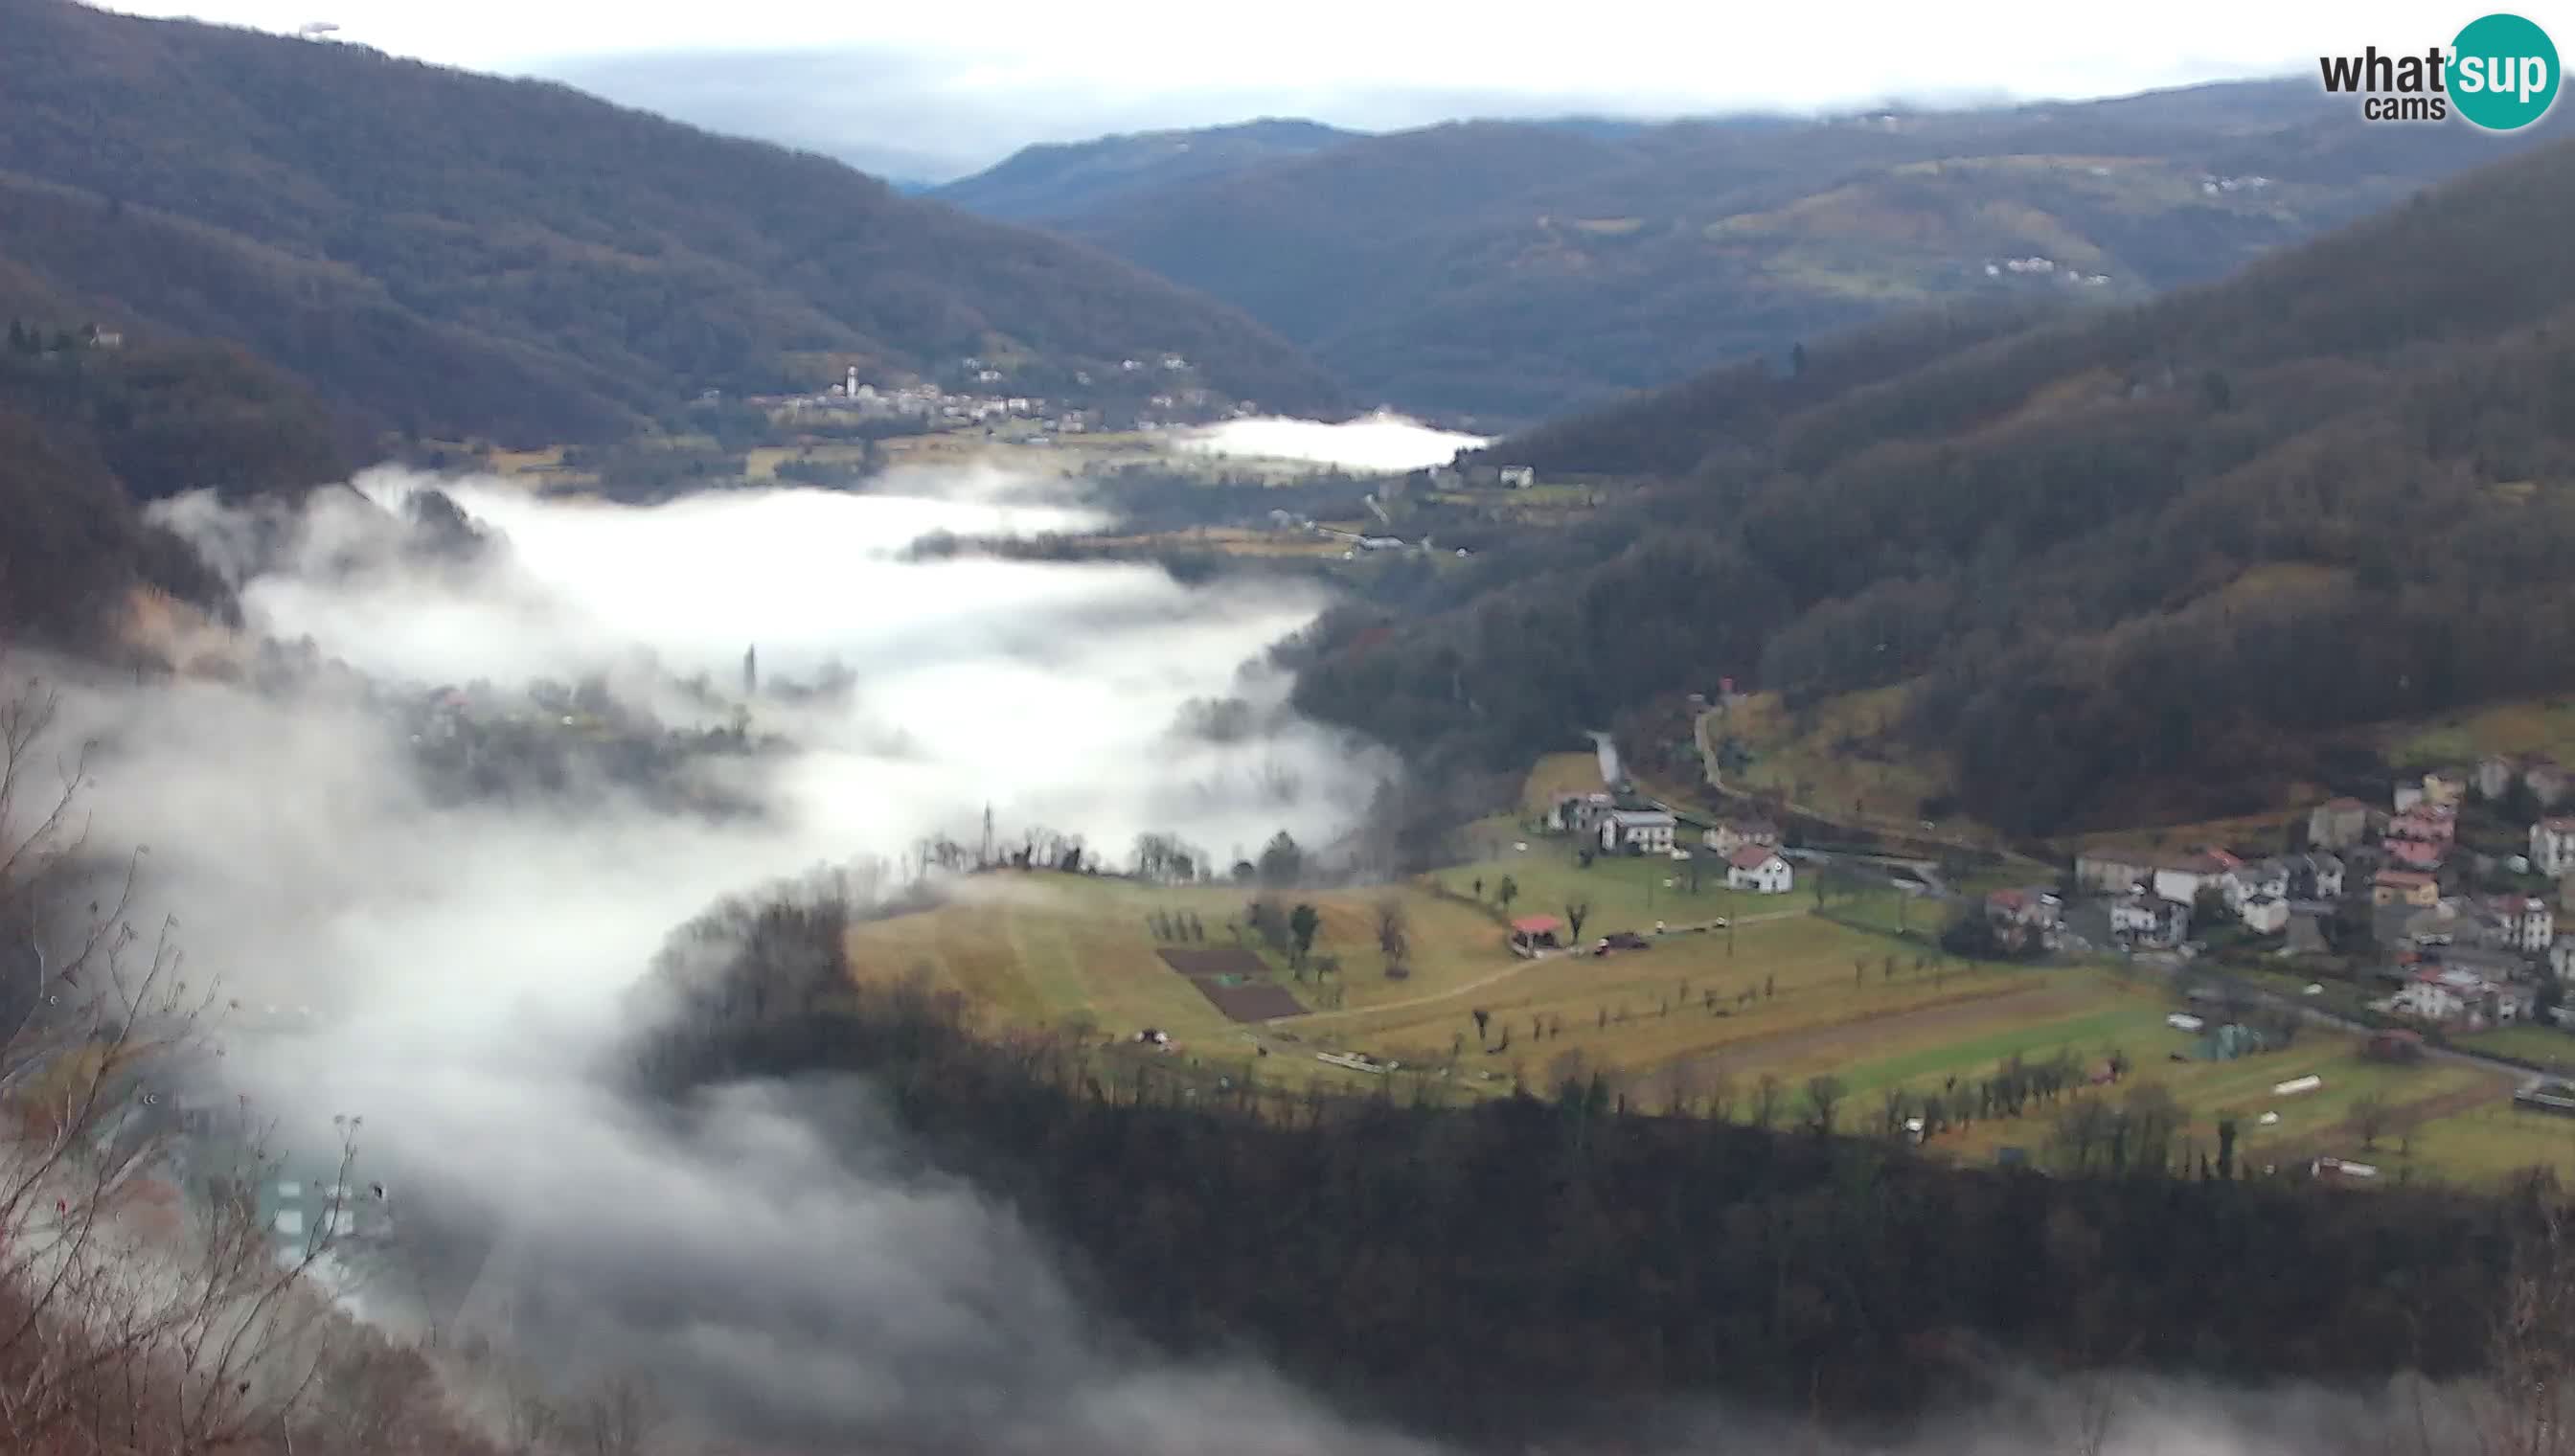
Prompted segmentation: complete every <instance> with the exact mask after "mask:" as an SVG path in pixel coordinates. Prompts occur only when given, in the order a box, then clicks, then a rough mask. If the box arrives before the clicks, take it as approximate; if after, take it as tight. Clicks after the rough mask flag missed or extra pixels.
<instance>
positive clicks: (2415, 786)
mask: <svg viewBox="0 0 2575 1456" xmlns="http://www.w3.org/2000/svg"><path fill="white" fill-rule="evenodd" d="M2422 801H2423V785H2422V784H2420V783H2399V784H2397V785H2396V795H2395V797H2394V798H2393V799H2392V800H2391V802H2393V803H2394V804H2395V805H2396V811H2397V812H2398V813H2403V812H2405V811H2406V810H2407V809H2410V808H2412V807H2413V806H2414V805H2416V804H2418V803H2421V802H2422Z"/></svg>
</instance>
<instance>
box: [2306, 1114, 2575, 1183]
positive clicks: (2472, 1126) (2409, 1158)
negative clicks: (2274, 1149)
mask: <svg viewBox="0 0 2575 1456" xmlns="http://www.w3.org/2000/svg"><path fill="white" fill-rule="evenodd" d="M2380 1153H2384V1154H2386V1156H2380V1155H2379V1153H2361V1154H2355V1156H2360V1157H2364V1158H2370V1159H2372V1160H2374V1161H2377V1162H2379V1163H2381V1164H2382V1165H2385V1164H2390V1163H2400V1162H2401V1163H2405V1164H2407V1165H2409V1166H2410V1167H2411V1168H2412V1169H2413V1170H2414V1171H2415V1172H2416V1173H2417V1175H2418V1176H2420V1175H2428V1176H2432V1177H2439V1178H2443V1179H2447V1180H2448V1181H2451V1182H2455V1183H2463V1184H2475V1185H2482V1186H2487V1187H2491V1186H2493V1185H2494V1184H2496V1183H2499V1182H2502V1181H2503V1180H2505V1179H2507V1178H2510V1177H2511V1176H2512V1175H2513V1174H2515V1173H2517V1172H2520V1171H2522V1170H2523V1169H2525V1168H2534V1167H2544V1168H2549V1169H2552V1170H2553V1171H2555V1172H2556V1174H2557V1176H2559V1177H2560V1178H2564V1179H2568V1180H2575V1117H2561V1116H2558V1115H2556V1114H2554V1113H2550V1112H2526V1111H2524V1110H2522V1109H2521V1108H2519V1107H2516V1106H2514V1105H2513V1104H2512V1103H2510V1102H2497V1103H2494V1104H2492V1105H2489V1106H2484V1107H2478V1108H2475V1109H2473V1110H2471V1111H2466V1112H2458V1113H2453V1114H2451V1115H2450V1116H2447V1117H2441V1118H2436V1119H2434V1120H2432V1121H2430V1122H2426V1123H2423V1124H2422V1125H2421V1126H2419V1127H2416V1128H2415V1129H2413V1131H2412V1133H2411V1135H2410V1136H2409V1137H2408V1138H2407V1139H2405V1140H2403V1141H2402V1142H2399V1141H2398V1140H2397V1139H2393V1138H2391V1139H2386V1140H2384V1141H2382V1143H2381V1144H2380Z"/></svg>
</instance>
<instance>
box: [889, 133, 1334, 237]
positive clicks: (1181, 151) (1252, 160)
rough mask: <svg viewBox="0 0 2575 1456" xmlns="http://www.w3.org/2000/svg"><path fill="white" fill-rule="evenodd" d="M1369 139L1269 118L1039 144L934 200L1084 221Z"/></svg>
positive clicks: (1001, 215)
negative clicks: (1145, 197)
mask: <svg viewBox="0 0 2575 1456" xmlns="http://www.w3.org/2000/svg"><path fill="white" fill-rule="evenodd" d="M1364 135H1366V133H1363V132H1354V131H1345V130H1343V129H1341V128H1339V127H1333V126H1325V125H1323V124H1322V123H1321V122H1314V121H1304V120H1301V119H1296V118H1278V117H1263V118H1260V119H1258V120H1254V121H1247V122H1239V123H1236V124H1234V125H1231V126H1214V127H1195V128H1175V129H1169V130H1164V131H1151V132H1128V133H1124V134H1121V135H1117V136H1107V137H1101V138H1099V139H1098V140H1095V141H1088V142H1041V143H1039V144H1037V145H1035V146H1029V147H1023V148H1021V149H1020V150H1019V151H1017V152H1014V153H1012V154H1011V155H1010V156H1009V157H1007V158H1005V159H1003V160H1002V161H1001V162H999V163H997V164H996V165H994V166H992V167H990V168H987V169H986V170H984V171H982V172H978V173H976V174H975V175H974V176H972V177H965V178H960V179H959V180H957V181H955V182H950V183H947V184H945V185H943V186H939V187H935V188H932V189H930V195H931V196H933V197H936V198H938V199H939V200H940V201H942V202H947V203H953V204H955V205H956V206H958V207H961V208H964V209H966V210H967V211H968V212H972V213H976V214H979V215H981V216H983V217H988V218H995V219H998V220H1001V221H1003V222H1042V221H1045V220H1047V219H1051V218H1060V217H1072V216H1078V215H1080V214H1083V213H1086V212H1089V211H1092V210H1093V209H1096V208H1102V207H1107V206H1110V205H1112V204H1114V203H1115V202H1116V200H1117V199H1119V198H1121V197H1128V196H1132V195H1134V194H1136V193H1139V192H1143V191H1147V190H1149V189H1152V188H1155V187H1163V186H1170V185H1173V184H1176V183H1185V182H1191V181H1195V180H1198V179H1200V178H1204V177H1219V176H1226V175H1230V174H1232V173H1236V172H1240V171H1243V170H1245V169H1246V168H1249V167H1253V166H1257V165H1259V164H1260V163H1263V162H1269V161H1275V160H1279V159H1281V158H1289V157H1304V156H1311V155H1312V154H1314V153H1316V152H1320V151H1326V150H1328V149H1330V148H1333V147H1337V146H1339V145H1340V144H1342V143H1343V142H1348V141H1355V140H1357V139H1358V138H1359V137H1361V136H1364Z"/></svg>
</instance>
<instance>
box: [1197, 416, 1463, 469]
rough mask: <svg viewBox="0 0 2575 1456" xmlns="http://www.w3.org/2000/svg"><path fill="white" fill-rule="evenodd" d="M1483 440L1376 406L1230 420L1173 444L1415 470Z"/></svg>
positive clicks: (1234, 453) (1342, 464)
mask: <svg viewBox="0 0 2575 1456" xmlns="http://www.w3.org/2000/svg"><path fill="white" fill-rule="evenodd" d="M1487 443H1489V442H1487V441H1486V440H1485V439H1484V438H1483V437H1481V436H1477V435H1463V434H1459V433H1457V432H1455V431H1450V430H1438V429H1434V428H1432V427H1430V426H1428V425H1424V424H1422V423H1421V422H1420V421H1418V420H1413V419H1409V418H1407V417H1405V416H1402V415H1396V414H1391V413H1388V412H1386V411H1382V410H1380V411H1377V412H1376V413H1374V414H1369V415H1362V416H1360V417H1358V418H1357V419H1354V420H1344V421H1342V422H1340V423H1338V424H1327V423H1325V422H1323V421H1320V420H1289V419H1282V418H1278V417H1269V418H1263V419H1252V420H1230V421H1228V422H1226V423H1225V424H1222V425H1211V426H1208V427H1206V428H1205V429H1202V430H1194V431H1190V432H1188V433H1186V434H1184V435H1182V436H1181V438H1180V439H1179V440H1178V442H1177V445H1178V448H1180V449H1182V450H1184V451H1194V452H1197V453H1200V454H1206V455H1228V456H1244V457H1252V458H1256V459H1264V460H1297V461H1308V462H1312V463H1313V464H1316V465H1329V466H1338V467H1341V468H1342V469H1344V470H1352V471H1383V472H1397V471H1414V470H1421V469H1424V468H1426V467H1429V466H1434V465H1445V464H1447V463H1448V461H1449V460H1450V458H1452V457H1453V456H1455V455H1456V454H1457V452H1459V451H1461V450H1474V449H1476V448H1478V447H1481V446H1483V445H1485V444H1487Z"/></svg>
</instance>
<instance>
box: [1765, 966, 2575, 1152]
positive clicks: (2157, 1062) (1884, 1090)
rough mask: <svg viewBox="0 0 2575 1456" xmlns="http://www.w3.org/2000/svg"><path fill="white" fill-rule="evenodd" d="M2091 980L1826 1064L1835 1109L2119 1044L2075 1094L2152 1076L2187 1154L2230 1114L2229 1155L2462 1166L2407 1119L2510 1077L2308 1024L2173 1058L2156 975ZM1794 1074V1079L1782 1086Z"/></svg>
mask: <svg viewBox="0 0 2575 1456" xmlns="http://www.w3.org/2000/svg"><path fill="white" fill-rule="evenodd" d="M2090 990H2091V994H2090V996H2089V997H2088V998H2087V999H2086V1001H2085V1002H2084V1003H2083V1004H2081V1005H2079V1006H2074V1007H2071V1008H2069V1009H2068V1010H2067V1011H2066V1013H2065V1014H2063V1015H2061V1016H2059V1017H2057V1018H2055V1019H2052V1020H2035V1019H2034V1020H2030V1021H2028V1022H2026V1023H2025V1024H2020V1025H2015V1026H2010V1027H2007V1028H2003V1029H1998V1030H1995V1031H1993V1032H1990V1033H1987V1034H1984V1035H1981V1036H1975V1037H1962V1038H1945V1039H1940V1040H1937V1041H1935V1042H1933V1043H1932V1044H1928V1045H1924V1046H1921V1047H1919V1048H1894V1049H1891V1051H1890V1054H1888V1055H1885V1056H1880V1057H1875V1058H1872V1059H1869V1060H1864V1061H1860V1062H1857V1063H1856V1064H1852V1065H1849V1066H1847V1067H1843V1068H1834V1069H1832V1070H1833V1071H1834V1074H1835V1075H1836V1076H1838V1077H1839V1078H1840V1079H1841V1080H1842V1082H1843V1083H1844V1084H1845V1086H1846V1087H1847V1089H1848V1094H1849V1098H1850V1101H1849V1104H1848V1105H1849V1106H1850V1107H1851V1108H1852V1109H1853V1110H1851V1111H1849V1112H1847V1113H1845V1115H1844V1118H1843V1121H1844V1124H1845V1125H1846V1126H1847V1125H1874V1120H1875V1119H1876V1118H1878V1117H1880V1116H1882V1110H1881V1109H1882V1107H1883V1105H1884V1098H1885V1096H1886V1095H1887V1094H1888V1093H1889V1092H1898V1091H1900V1092H1902V1093H1904V1094H1906V1095H1908V1096H1911V1097H1918V1096H1919V1095H1920V1094H1922V1093H1924V1092H1926V1091H1936V1090H1938V1089H1939V1088H1940V1087H1941V1086H1942V1085H1943V1084H1944V1082H1945V1080H1946V1079H1947V1078H1949V1077H1951V1076H1955V1077H1956V1078H1958V1079H1959V1081H1960V1082H1962V1083H1971V1082H1973V1081H1975V1080H1977V1079H1979V1078H1982V1077H1985V1076H1989V1075H1991V1074H1992V1073H1993V1072H1994V1071H1995V1070H1996V1068H1998V1067H1999V1066H2000V1065H2001V1064H2002V1062H2003V1061H2004V1060H2006V1059H2007V1058H2009V1057H2011V1056H2014V1055H2018V1056H2020V1057H2022V1058H2024V1059H2025V1060H2028V1061H2042V1060H2045V1059H2047V1058H2050V1057H2053V1056H2055V1055H2057V1054H2058V1053H2059V1052H2064V1053H2068V1054H2070V1055H2071V1056H2072V1058H2073V1059H2074V1060H2075V1061H2076V1062H2077V1063H2078V1065H2079V1066H2080V1067H2081V1068H2082V1069H2083V1070H2084V1071H2085V1072H2086V1073H2087V1074H2088V1073H2090V1072H2092V1071H2094V1070H2097V1069H2099V1068H2100V1067H2102V1066H2104V1065H2105V1064H2106V1063H2107V1061H2108V1060H2109V1058H2110V1057H2111V1056H2112V1054H2113V1053H2118V1054H2121V1055H2124V1057H2125V1058H2126V1059H2127V1061H2128V1064H2129V1068H2130V1069H2129V1071H2128V1073H2127V1074H2126V1076H2124V1077H2123V1078H2122V1079H2121V1080H2120V1082H2119V1083H2118V1084H2117V1085H2116V1086H2115V1087H2108V1088H2101V1089H2097V1090H2093V1091H2087V1092H2084V1093H2079V1094H2077V1095H2085V1096H2106V1097H2111V1098H2114V1099H2115V1098H2121V1097H2125V1096H2126V1095H2128V1094H2129V1093H2130V1091H2132V1090H2133V1089H2135V1088H2138V1087H2147V1086H2155V1087H2161V1088H2162V1089H2163V1090H2164V1091H2166V1092H2168V1093H2170V1094H2171V1095H2172V1097H2173V1100H2174V1101H2175V1102H2176V1103H2177V1104H2179V1106H2180V1108H2181V1109H2182V1111H2183V1113H2184V1114H2185V1115H2186V1116H2187V1118H2188V1119H2189V1120H2188V1125H2187V1127H2186V1128H2185V1130H2184V1132H2183V1134H2182V1136H2183V1140H2184V1142H2185V1144H2186V1145H2187V1146H2188V1148H2189V1149H2190V1150H2191V1152H2192V1153H2193V1154H2194V1155H2195V1154H2197V1153H2207V1154H2209V1155H2210V1156H2212V1157H2213V1156H2214V1155H2215V1152H2216V1148H2217V1123H2218V1122H2219V1120H2220V1119H2222V1118H2233V1119H2234V1120H2235V1122H2236V1125H2237V1129H2238V1140H2237V1143H2236V1155H2237V1157H2238V1159H2239V1161H2240V1162H2242V1163H2243V1164H2244V1165H2246V1166H2248V1167H2259V1166H2261V1165H2263V1164H2264V1163H2272V1162H2278V1163H2288V1162H2295V1161H2299V1160H2303V1159H2306V1158H2311V1157H2315V1156H2318V1155H2335V1156H2342V1157H2350V1158H2356V1159H2361V1160H2365V1161H2372V1162H2380V1161H2384V1160H2385V1158H2386V1156H2388V1155H2392V1154H2393V1153H2394V1152H2395V1151H2396V1150H2397V1149H2398V1148H2399V1147H2400V1146H2405V1147H2408V1148H2409V1149H2410V1156H2411V1158H2412V1161H2413V1164H2414V1166H2415V1167H2416V1168H2418V1169H2420V1170H2421V1171H2423V1172H2426V1173H2435V1174H2441V1175H2450V1176H2459V1177H2470V1176H2482V1174H2483V1173H2484V1172H2485V1171H2486V1169H2484V1168H2483V1167H2482V1166H2481V1165H2478V1164H2475V1163H2474V1162H2470V1163H2469V1164H2466V1165H2458V1164H2455V1163H2454V1162H2453V1160H2452V1159H2451V1158H2450V1157H2449V1156H2448V1155H2447V1154H2446V1153H2445V1150H2444V1148H2443V1147H2442V1146H2441V1145H2440V1144H2439V1142H2438V1141H2437V1140H2436V1139H2434V1138H2430V1137H2426V1136H2422V1135H2419V1134H2418V1135H2416V1136H2414V1137H2413V1138H2412V1140H2411V1141H2410V1143H2409V1142H2408V1141H2407V1133H2408V1131H2409V1129H2413V1128H2416V1127H2419V1126H2423V1125H2428V1124H2433V1123H2437V1122H2439V1121H2442V1120H2445V1119H2450V1118H2454V1117H2458V1116H2462V1115H2474V1114H2475V1112H2476V1111H2477V1110H2478V1109H2484V1108H2495V1107H2508V1106H2509V1105H2510V1101H2509V1099H2510V1096H2511V1092H2512V1088H2513V1086H2514V1079H2513V1078H2512V1077H2509V1076H2505V1075H2502V1074H2499V1073H2496V1072H2491V1071H2487V1070H2484V1069H2482V1068H2478V1067H2474V1066H2468V1065H2463V1064H2460V1063H2456V1062H2447V1061H2440V1060H2426V1061H2422V1062H2418V1063H2415V1064H2411V1065H2397V1064H2390V1063H2386V1062H2380V1061H2373V1060H2370V1059H2368V1058H2366V1057H2364V1056H2362V1055H2361V1050H2360V1043H2361V1038H2359V1037H2357V1036H2353V1035H2350V1034H2347V1033H2343V1032H2338V1031H2328V1030H2322V1029H2318V1028H2314V1027H2309V1028H2306V1029H2305V1030H2303V1031H2302V1032H2301V1033H2300V1034H2299V1036H2298V1038H2297V1040H2296V1041H2295V1042H2294V1043H2292V1044H2291V1045H2289V1046H2287V1047H2284V1048H2281V1049H2279V1050H2274V1051H2266V1052H2261V1053H2257V1054H2254V1055H2251V1056H2246V1057H2243V1058H2240V1059H2238V1060H2235V1061H2199V1060H2185V1061H2176V1060H2173V1059H2172V1058H2173V1054H2174V1053H2175V1052H2179V1051H2184V1050H2185V1049H2187V1048H2189V1047H2190V1046H2191V1045H2192V1044H2193V1043H2194V1042H2196V1041H2197V1040H2198V1037H2197V1036H2196V1035H2195V1034H2193V1033H2189V1032H2184V1031H2178V1030H2175V1029H2173V1028H2172V1027H2170V1026H2168V1025H2166V1024H2165V1022H2164V1019H2163V1018H2164V1016H2165V1014H2166V1013H2167V1012H2169V1011H2170V1010H2171V1009H2172V1001H2171V999H2170V995H2169V992H2168V990H2167V989H2166V988H2165V987H2164V986H2163V985H2162V984H2161V983H2160V981H2157V980H2154V979H2151V978H2139V979H2136V980H2134V981H2132V982H2131V983H2128V984H2118V983H2114V982H2112V981H2110V980H2108V979H2107V978H2103V979H2100V980H2096V981H2095V982H2093V984H2092V985H2091V987H2090ZM1798 1070H1799V1071H1800V1072H1803V1071H1804V1070H1805V1069H1804V1068H1802V1067H1801V1068H1798ZM2309 1075H2312V1076H2315V1077H2317V1078H2319V1079H2320V1081H2321V1083H2322V1084H2321V1085H2320V1086H2318V1087H2316V1088H2315V1089H2314V1090H2312V1091H2305V1092H2299V1093H2294V1094H2288V1095H2282V1094H2279V1093H2277V1092H2275V1091H2274V1090H2273V1089H2274V1088H2275V1087H2276V1086H2278V1085H2280V1084H2282V1083H2285V1082H2289V1081H2291V1080H2293V1079H2296V1078H2299V1077H2304V1076H2309ZM1797 1084H1798V1079H1796V1078H1792V1079H1791V1081H1790V1086H1791V1087H1792V1088H1793V1087H1794V1086H1796V1085H1797ZM2373 1107H2374V1108H2375V1109H2376V1110H2372V1109H2373ZM2265 1113H2276V1114H2278V1119H2279V1120H2278V1121H2277V1122H2275V1123H2272V1124H2270V1125H2264V1124H2263V1122H2262V1121H2261V1119H2262V1116H2263V1114H2265ZM2054 1115H2055V1113H2054V1110H2053V1109H2036V1110H2033V1111H2032V1112H2031V1113H2030V1114H2029V1115H2026V1116H2023V1117H2021V1118H2017V1119H2009V1118H2007V1119H1999V1120H1994V1121H1980V1122H1976V1123H1974V1124H1972V1125H1970V1126H1968V1127H1966V1128H1964V1129H1959V1130H1953V1131H1951V1132H1949V1133H1947V1134H1944V1135H1942V1136H1940V1137H1937V1138H1935V1139H1934V1140H1933V1141H1932V1143H1931V1144H1930V1147H1931V1148H1932V1150H1933V1151H1935V1152H1937V1153H1940V1154H1942V1155H1945V1156H1949V1157H1952V1158H1955V1159H1958V1160H1960V1161H1966V1162H1980V1161H1986V1160H1989V1159H1990V1158H1991V1157H1993V1156H1994V1154H1995V1153H1996V1151H1997V1150H1998V1149H2000V1148H2001V1147H2003V1146H2006V1145H2017V1146H2022V1147H2025V1148H2028V1149H2031V1150H2032V1151H2033V1153H2035V1152H2036V1151H2037V1150H2038V1149H2040V1148H2042V1147H2043V1146H2044V1145H2045V1144H2046V1142H2047V1141H2048V1136H2049V1132H2050V1128H2051V1123H2052V1121H2053V1118H2054ZM1854 1119H1858V1122H1857V1123H1856V1124H1855V1123H1854ZM2570 1146H2575V1143H2570Z"/></svg>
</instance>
